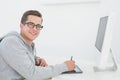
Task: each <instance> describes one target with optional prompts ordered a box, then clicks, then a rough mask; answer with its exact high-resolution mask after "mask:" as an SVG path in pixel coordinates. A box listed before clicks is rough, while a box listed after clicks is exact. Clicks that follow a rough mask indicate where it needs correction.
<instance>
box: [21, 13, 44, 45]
mask: <svg viewBox="0 0 120 80" xmlns="http://www.w3.org/2000/svg"><path fill="white" fill-rule="evenodd" d="M27 23H30V24H27ZM31 24H33V25H41V24H42V19H41V18H40V17H38V16H33V15H29V16H28V19H27V21H26V24H22V23H21V24H20V28H21V36H22V37H23V38H24V39H25V41H26V42H27V43H30V44H31V43H32V41H33V40H34V39H35V38H37V36H38V35H39V33H40V31H41V30H39V29H37V28H36V26H34V27H31Z"/></svg>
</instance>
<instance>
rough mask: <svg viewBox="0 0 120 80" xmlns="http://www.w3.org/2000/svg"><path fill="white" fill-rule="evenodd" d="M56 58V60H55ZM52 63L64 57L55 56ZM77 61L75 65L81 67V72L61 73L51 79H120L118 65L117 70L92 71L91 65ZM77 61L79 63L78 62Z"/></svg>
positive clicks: (49, 58) (62, 59)
mask: <svg viewBox="0 0 120 80" xmlns="http://www.w3.org/2000/svg"><path fill="white" fill-rule="evenodd" d="M47 59H48V60H51V59H52V57H48V58H47ZM57 60H58V61H57ZM57 60H56V61H55V60H54V61H52V60H51V61H50V63H52V62H53V64H55V63H57V62H59V61H60V62H62V61H64V60H65V58H57ZM76 61H77V65H78V66H79V67H80V68H81V69H82V71H83V73H82V74H61V75H59V76H56V77H53V78H52V80H120V67H119V69H118V70H117V71H113V72H112V71H111V72H110V71H106V72H94V70H93V65H92V64H90V63H89V62H85V61H81V60H80V61H79V60H76ZM78 62H79V64H78Z"/></svg>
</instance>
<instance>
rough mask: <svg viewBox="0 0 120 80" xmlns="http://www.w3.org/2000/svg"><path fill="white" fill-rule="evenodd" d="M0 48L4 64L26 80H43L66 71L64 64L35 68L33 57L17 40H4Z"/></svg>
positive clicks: (11, 38)
mask: <svg viewBox="0 0 120 80" xmlns="http://www.w3.org/2000/svg"><path fill="white" fill-rule="evenodd" d="M1 46H2V47H1V53H2V57H3V58H4V60H5V61H6V63H7V64H8V65H9V66H10V67H11V68H12V69H14V70H15V71H16V72H17V73H19V74H20V75H21V76H23V77H24V78H25V79H26V80H43V79H47V78H50V77H54V76H56V75H59V74H60V73H62V72H64V71H67V70H68V68H67V65H66V64H65V63H62V64H56V65H54V66H48V67H40V66H35V60H34V57H33V55H32V54H31V53H30V52H29V51H27V50H26V48H24V46H23V45H22V44H21V42H20V41H19V39H17V38H16V39H15V38H13V37H8V38H5V39H4V40H3V41H2V42H1Z"/></svg>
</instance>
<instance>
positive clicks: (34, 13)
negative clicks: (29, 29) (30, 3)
mask: <svg viewBox="0 0 120 80" xmlns="http://www.w3.org/2000/svg"><path fill="white" fill-rule="evenodd" d="M29 15H33V16H38V17H40V18H42V14H41V13H40V12H39V11H37V10H29V11H26V12H25V13H24V14H23V16H22V18H21V23H22V24H25V22H26V21H27V19H28V16H29Z"/></svg>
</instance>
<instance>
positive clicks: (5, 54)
mask: <svg viewBox="0 0 120 80" xmlns="http://www.w3.org/2000/svg"><path fill="white" fill-rule="evenodd" d="M42 22H43V19H42V15H41V13H39V12H38V11H36V10H29V11H26V12H25V13H24V14H23V16H22V19H21V23H20V34H19V33H17V32H11V33H8V34H7V35H5V36H4V37H2V38H1V39H0V80H44V79H48V78H50V77H54V76H56V75H59V74H61V73H62V72H65V71H72V70H74V67H75V62H74V61H72V60H67V61H65V62H64V63H62V64H57V65H54V66H48V65H47V63H46V61H45V60H44V59H41V58H39V57H36V56H35V46H34V43H33V41H34V40H35V39H36V38H37V37H38V35H39V33H40V31H41V29H42V28H43V26H42Z"/></svg>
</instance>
